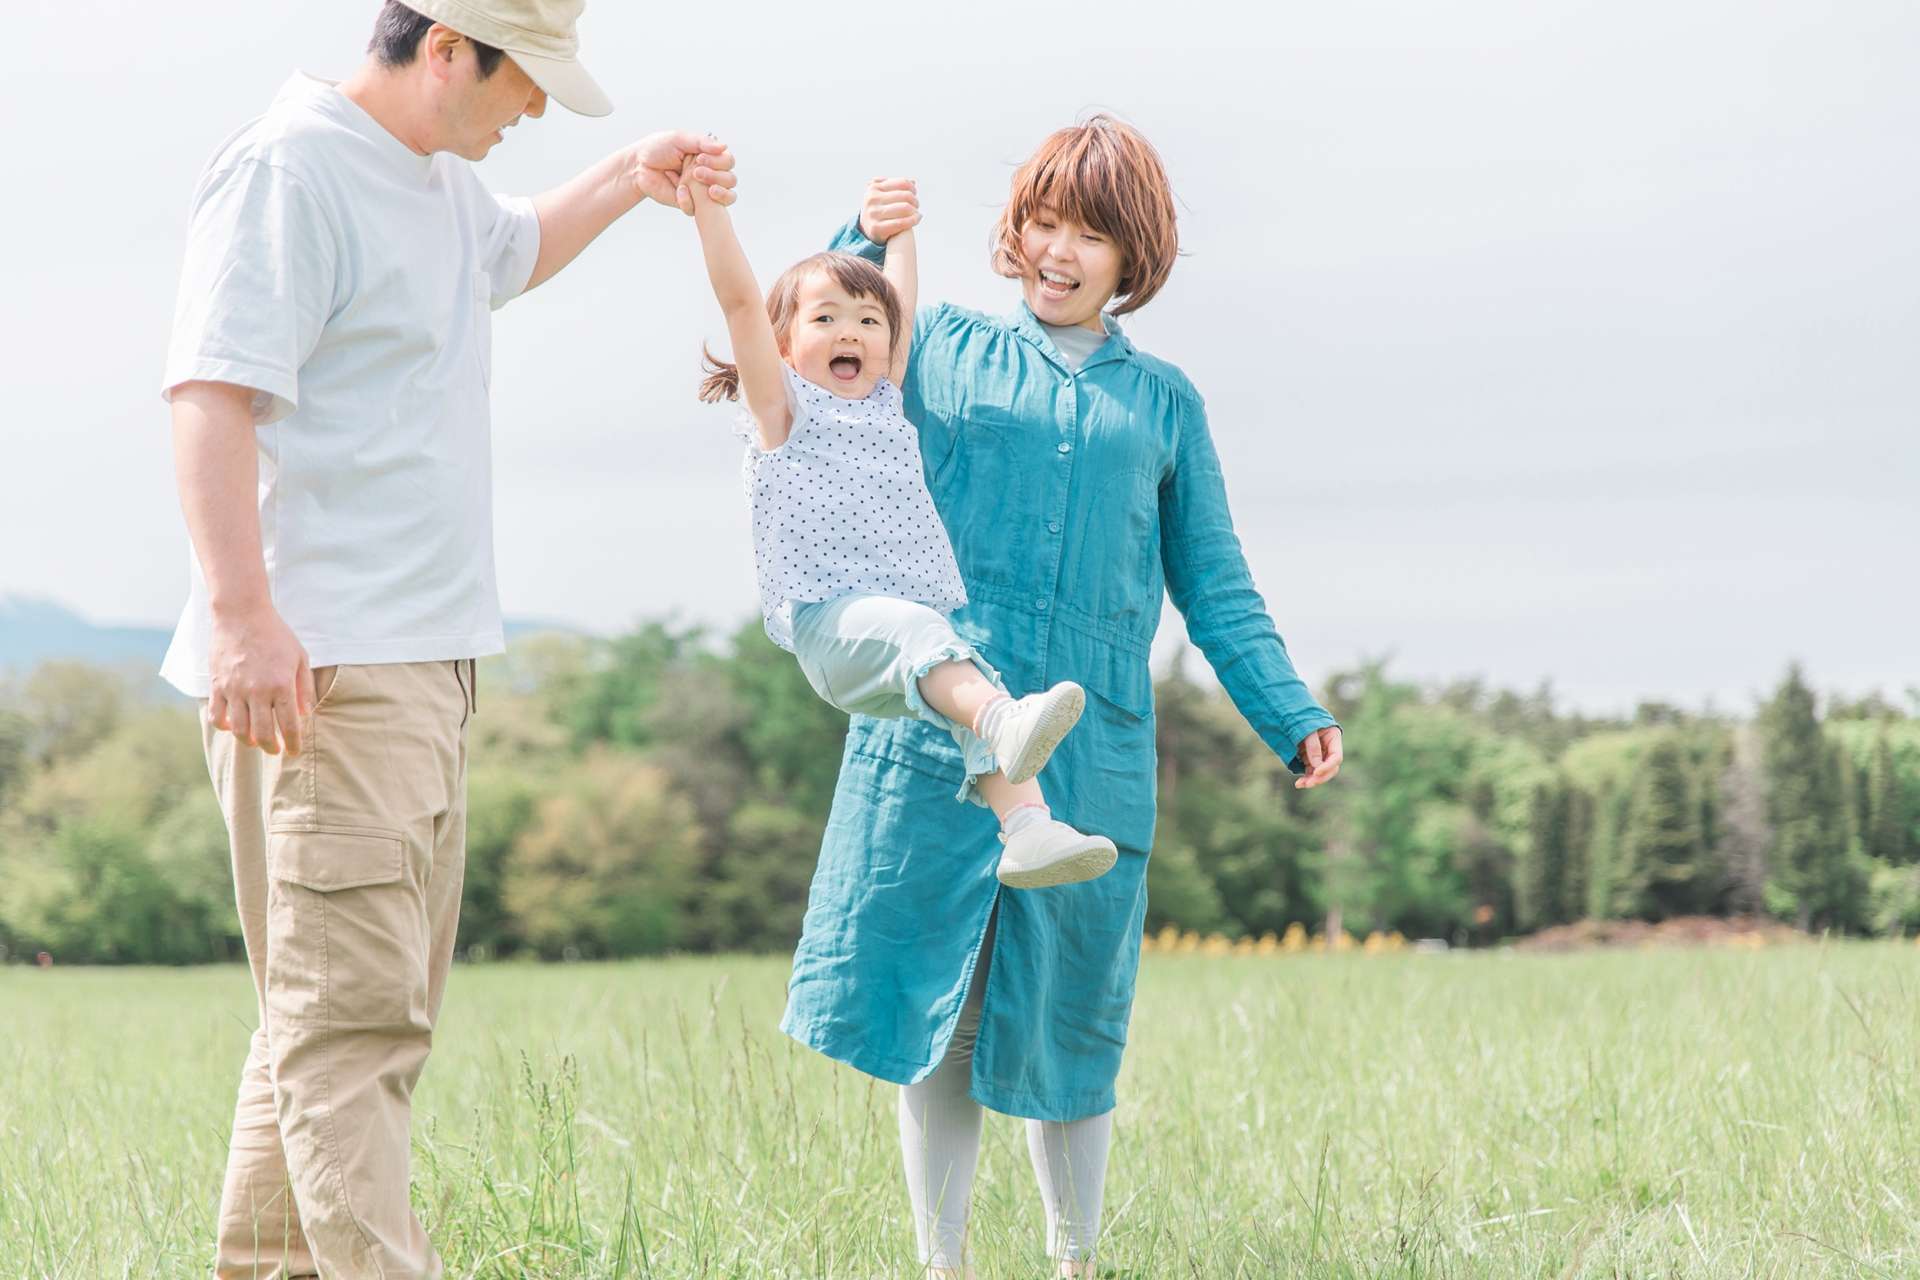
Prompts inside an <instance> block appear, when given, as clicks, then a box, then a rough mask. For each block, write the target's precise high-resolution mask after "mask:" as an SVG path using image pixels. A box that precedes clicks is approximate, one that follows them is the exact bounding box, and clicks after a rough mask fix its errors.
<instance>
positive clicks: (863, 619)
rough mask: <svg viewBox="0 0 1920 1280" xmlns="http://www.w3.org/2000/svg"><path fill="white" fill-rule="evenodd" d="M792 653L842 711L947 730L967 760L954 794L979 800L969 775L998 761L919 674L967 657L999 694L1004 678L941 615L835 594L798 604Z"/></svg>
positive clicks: (886, 600) (888, 600) (911, 605)
mask: <svg viewBox="0 0 1920 1280" xmlns="http://www.w3.org/2000/svg"><path fill="white" fill-rule="evenodd" d="M793 652H794V656H795V657H797V658H798V659H799V660H800V670H801V671H803V672H805V673H806V677H807V682H808V683H809V684H811V685H812V686H813V689H814V692H815V693H818V694H819V695H820V696H821V697H822V698H824V699H826V700H827V701H828V702H830V703H832V704H833V705H834V706H836V707H838V708H840V709H841V710H842V711H844V712H846V713H847V714H848V715H855V716H875V717H878V718H881V719H890V718H895V717H899V716H917V717H919V718H920V719H922V720H925V721H926V722H927V723H928V724H931V725H936V726H938V727H939V728H942V729H945V730H946V731H947V732H948V733H951V734H952V735H953V740H954V741H955V742H956V743H958V744H959V746H960V750H961V752H962V754H964V755H965V756H966V759H967V777H966V780H965V781H964V782H962V783H961V784H960V791H959V794H958V796H957V797H956V798H957V799H961V800H971V801H973V802H974V803H975V804H985V803H986V802H985V801H984V800H982V799H981V798H980V796H979V793H978V792H977V791H976V790H975V789H974V780H975V779H977V778H979V777H980V776H981V775H982V774H988V773H992V772H993V771H994V770H995V769H997V768H998V767H999V766H998V765H997V764H996V763H995V762H994V758H993V749H992V748H991V747H989V746H988V745H987V744H986V742H985V741H984V740H982V739H981V738H980V736H979V735H977V734H976V733H974V731H973V730H972V728H971V727H969V726H967V725H963V724H955V723H954V722H953V721H951V720H949V719H947V717H945V716H943V715H941V714H940V713H939V712H938V711H936V710H934V709H933V708H932V707H930V706H928V705H927V700H926V699H925V698H923V697H921V696H920V677H922V676H924V675H926V674H927V672H929V671H931V670H933V669H934V668H935V667H937V666H939V665H940V664H941V663H943V662H971V663H972V664H973V665H974V666H975V667H977V668H979V670H980V674H981V675H983V676H985V677H986V678H987V679H988V680H990V681H991V682H992V683H993V685H994V687H995V688H998V689H1000V690H1001V691H1002V692H1005V690H1006V687H1007V686H1006V683H1005V682H1004V681H1003V680H1001V679H1000V673H999V672H997V671H995V670H994V669H993V668H992V667H990V666H988V665H987V664H986V663H985V662H984V661H982V660H981V657H980V655H979V654H978V653H976V652H975V651H974V648H973V646H972V645H970V644H968V643H967V642H966V641H965V640H962V639H961V638H960V636H959V634H958V633H957V632H955V631H954V629H953V624H952V623H950V622H948V621H947V619H946V616H945V615H944V614H941V613H939V612H937V611H936V610H934V609H931V608H929V607H928V606H926V605H924V604H917V603H915V602H914V601H912V600H898V599H895V598H894V597H892V596H873V595H862V596H841V597H839V598H838V599H835V600H823V601H809V602H804V603H796V604H795V605H794V608H793Z"/></svg>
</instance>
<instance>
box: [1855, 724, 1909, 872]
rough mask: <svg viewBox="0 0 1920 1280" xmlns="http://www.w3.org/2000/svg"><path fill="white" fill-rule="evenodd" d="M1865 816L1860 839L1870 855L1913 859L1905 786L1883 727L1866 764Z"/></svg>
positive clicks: (1897, 861) (1896, 862)
mask: <svg viewBox="0 0 1920 1280" xmlns="http://www.w3.org/2000/svg"><path fill="white" fill-rule="evenodd" d="M1866 776H1867V820H1866V830H1865V833H1864V838H1863V840H1862V843H1863V844H1864V845H1865V847H1866V851H1867V854H1868V856H1869V857H1874V858H1878V859H1880V860H1881V861H1882V862H1885V863H1887V864H1888V865H1890V866H1898V865H1900V864H1902V863H1906V862H1911V861H1912V860H1913V843H1912V823H1911V820H1910V819H1909V818H1908V816H1907V797H1906V789H1905V788H1904V787H1903V786H1902V785H1901V782H1900V773H1899V771H1898V769H1896V768H1895V767H1894V761H1893V744H1892V742H1891V741H1889V739H1888V736H1887V732H1886V730H1885V729H1882V730H1881V731H1880V736H1879V738H1877V739H1876V740H1875V741H1874V744H1873V762H1872V763H1871V764H1870V765H1868V766H1867V774H1866Z"/></svg>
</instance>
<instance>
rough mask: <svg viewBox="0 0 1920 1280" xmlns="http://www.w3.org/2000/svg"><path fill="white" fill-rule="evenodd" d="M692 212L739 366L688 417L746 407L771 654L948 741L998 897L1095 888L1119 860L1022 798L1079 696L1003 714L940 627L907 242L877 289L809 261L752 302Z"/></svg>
mask: <svg viewBox="0 0 1920 1280" xmlns="http://www.w3.org/2000/svg"><path fill="white" fill-rule="evenodd" d="M692 196H693V202H694V219H695V222H696V224H697V225H698V227H699V229H700V241H701V245H702V247H703V248H704V250H705V253H706V262H707V274H708V276H709V278H710V279H711V280H712V282H713V290H714V293H715V295H716V296H717V297H718V298H719V300H720V306H721V309H722V310H723V311H724V312H725V313H726V318H727V330H728V333H729V335H730V336H731V337H732V339H733V350H734V358H735V359H736V360H737V361H738V364H727V363H725V362H722V361H717V360H715V359H714V358H713V357H712V356H711V355H708V357H707V364H706V368H707V371H708V376H707V378H706V381H705V382H704V383H703V384H702V385H701V388H700V398H701V399H702V400H706V401H715V400H719V399H722V398H725V399H728V400H738V399H740V398H741V397H742V395H744V396H745V398H746V402H747V410H748V416H749V417H750V419H751V427H750V429H749V430H748V431H747V432H746V434H748V436H749V439H748V442H747V456H746V461H745V465H744V471H745V478H746V485H747V493H748V497H749V500H750V502H751V504H752V508H753V549H754V557H755V561H756V565H757V569H758V572H759V578H760V606H761V611H762V613H763V614H764V615H765V618H766V626H767V635H768V636H769V637H771V638H772V640H773V642H774V643H775V644H777V645H779V646H780V647H781V648H783V649H787V650H790V651H791V652H792V653H793V654H794V656H795V657H797V658H798V659H799V661H800V669H801V670H802V671H804V672H805V673H806V676H807V680H808V682H809V683H811V684H812V685H813V687H814V689H815V691H816V692H818V693H819V694H820V696H821V697H822V698H824V699H826V700H827V701H828V702H830V703H832V704H833V705H834V706H836V707H839V708H840V709H841V710H842V711H845V712H847V713H849V714H852V715H866V716H877V717H900V716H915V717H918V718H919V719H921V720H924V721H926V722H927V723H929V724H932V725H935V726H937V727H938V728H940V729H944V730H946V731H947V732H948V733H950V734H951V735H952V736H953V740H954V742H955V743H956V744H957V745H958V746H959V747H960V750H961V752H962V754H963V755H964V757H965V760H966V777H965V779H964V780H963V781H962V783H961V785H960V792H959V798H961V799H963V800H973V801H975V802H976V803H983V804H985V805H987V806H988V807H990V808H991V809H992V810H993V812H994V814H995V816H997V817H998V818H999V819H1000V824H1001V835H1000V839H1001V842H1002V845H1003V848H1002V850H1001V854H1000V862H999V866H998V868H997V870H996V873H995V874H996V875H997V876H998V877H999V880H1000V882H1001V883H1002V884H1005V885H1007V886H1009V887H1011V888H1016V889H1037V888H1042V887H1045V886H1048V885H1062V884H1073V883H1076V882H1079V881H1083V880H1091V879H1093V878H1094V877H1096V876H1099V875H1102V874H1104V873H1105V872H1106V871H1107V870H1108V869H1109V868H1111V867H1112V866H1113V864H1114V859H1115V857H1116V851H1115V848H1114V844H1113V842H1112V841H1111V840H1109V839H1107V838H1106V837H1105V836H1098V835H1084V834H1082V833H1081V832H1079V831H1077V830H1075V829H1074V828H1073V827H1070V826H1068V825H1067V824H1066V823H1064V822H1059V821H1057V820H1055V819H1054V818H1053V816H1052V814H1051V813H1050V811H1049V810H1048V808H1047V805H1046V801H1045V799H1044V797H1043V796H1042V794H1041V790H1040V785H1039V783H1038V782H1036V781H1034V775H1035V774H1037V773H1039V771H1040V769H1041V766H1043V765H1044V764H1046V762H1047V757H1048V756H1050V755H1051V754H1052V753H1053V749H1054V747H1055V746H1056V745H1057V744H1058V743H1059V742H1060V739H1061V738H1062V737H1064V736H1065V734H1066V733H1067V731H1068V730H1069V729H1071V728H1072V727H1073V725H1074V722H1075V721H1076V720H1078V719H1079V717H1080V712H1081V710H1082V708H1083V707H1084V705H1085V702H1086V695H1085V693H1084V692H1083V691H1082V690H1081V688H1080V686H1079V685H1077V684H1074V683H1072V682H1071V681H1066V682H1062V683H1059V684H1056V685H1054V686H1053V687H1052V688H1050V689H1048V690H1047V691H1046V692H1045V693H1039V694H1033V695H1031V696H1028V697H1025V698H1020V699H1014V698H1011V697H1009V696H1008V694H1007V692H1006V686H1005V685H1004V684H1003V683H1002V681H1001V679H1000V676H999V674H998V673H997V672H995V671H994V669H993V668H992V667H990V666H988V665H987V663H986V662H985V661H984V660H983V659H982V658H981V657H980V655H979V654H978V653H977V652H976V651H975V650H974V648H973V647H972V646H971V645H969V644H968V643H967V642H966V641H964V640H962V639H961V638H960V637H959V636H958V635H956V634H955V633H954V630H953V627H952V624H950V623H949V622H948V621H947V618H946V613H947V612H948V611H951V610H954V609H958V608H961V607H963V606H965V604H966V603H967V593H966V589H965V587H963V586H962V585H961V581H960V570H959V567H958V566H957V565H956V564H955V562H954V558H953V547H952V545H951V544H950V543H949V542H948V541H947V535H946V530H945V529H944V528H943V527H942V525H941V523H940V517H939V515H938V513H937V512H935V510H934V507H933V499H932V497H931V496H929V494H928V493H927V486H926V481H925V479H924V478H923V476H922V474H921V463H920V446H919V441H918V438H917V435H916V433H915V431H914V429H913V426H912V424H910V423H909V422H908V421H907V420H906V417H905V416H904V414H903V413H902V411H901V402H900V391H899V380H900V378H901V377H902V376H903V375H904V373H905V370H906V365H907V359H908V347H909V345H910V336H911V325H912V318H913V303H914V292H915V274H916V273H915V260H914V253H913V248H912V239H913V237H912V233H911V232H907V233H905V234H904V235H903V236H902V237H899V238H896V239H895V240H894V242H893V245H892V248H893V253H892V254H891V255H890V258H889V261H888V263H887V267H886V271H885V272H884V273H882V271H881V270H880V269H879V268H877V267H875V266H874V265H873V264H872V263H869V262H867V261H865V260H864V259H862V258H858V257H855V256H853V255H851V254H839V253H823V254H816V255H815V256H813V257H811V258H808V259H807V260H806V261H804V262H801V263H799V264H798V265H796V266H794V267H791V268H789V269H788V270H787V271H786V272H785V273H784V274H783V275H781V277H780V278H779V279H778V280H776V281H775V282H774V285H773V290H772V292H771V293H769V294H768V296H767V298H766V299H765V300H764V301H763V300H762V299H761V297H760V292H759V288H758V286H757V285H756V284H755V282H754V278H753V270H752V268H751V267H750V266H748V264H747V258H746V254H745V253H744V252H743V251H742V250H741V248H740V242H739V240H738V239H737V238H736V237H735V235H734V232H733V220H732V217H731V216H730V215H729V214H728V212H727V210H726V208H725V207H724V206H721V205H718V204H715V203H714V202H713V201H712V200H711V199H710V198H709V197H708V194H707V189H706V187H705V185H704V184H700V183H695V184H693V189H692Z"/></svg>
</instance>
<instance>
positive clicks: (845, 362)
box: [827, 356, 860, 382]
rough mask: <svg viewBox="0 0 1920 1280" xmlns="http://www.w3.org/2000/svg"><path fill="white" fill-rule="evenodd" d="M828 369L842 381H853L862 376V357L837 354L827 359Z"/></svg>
mask: <svg viewBox="0 0 1920 1280" xmlns="http://www.w3.org/2000/svg"><path fill="white" fill-rule="evenodd" d="M827 371H828V372H829V373H831V374H833V376H834V377H836V378H838V379H840V381H842V382H852V381H853V380H854V379H855V378H857V377H859V376H860V357H859V356H835V357H834V358H833V359H831V360H829V361H827Z"/></svg>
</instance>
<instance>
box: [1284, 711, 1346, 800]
mask: <svg viewBox="0 0 1920 1280" xmlns="http://www.w3.org/2000/svg"><path fill="white" fill-rule="evenodd" d="M1300 756H1301V758H1302V759H1304V760H1305V761H1306V763H1307V772H1306V774H1305V775H1304V776H1302V777H1299V778H1296V779H1294V783H1293V786H1294V790H1296V791H1305V790H1307V788H1309V787H1317V786H1319V785H1320V784H1321V783H1323V782H1332V781H1333V778H1334V775H1335V774H1337V773H1339V772H1340V762H1341V761H1342V760H1344V759H1345V758H1346V756H1345V755H1344V753H1342V751H1341V749H1340V729H1339V727H1338V726H1337V725H1328V726H1327V727H1326V728H1324V729H1315V730H1314V731H1313V732H1312V733H1310V734H1308V735H1307V736H1306V738H1305V739H1304V740H1303V741H1302V742H1301V743H1300Z"/></svg>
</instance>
